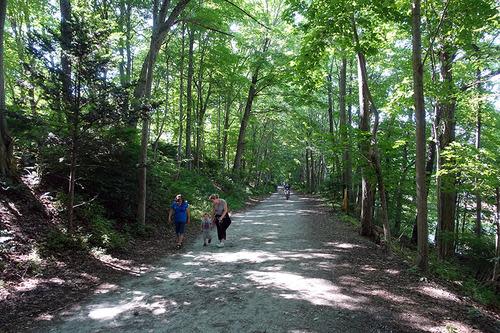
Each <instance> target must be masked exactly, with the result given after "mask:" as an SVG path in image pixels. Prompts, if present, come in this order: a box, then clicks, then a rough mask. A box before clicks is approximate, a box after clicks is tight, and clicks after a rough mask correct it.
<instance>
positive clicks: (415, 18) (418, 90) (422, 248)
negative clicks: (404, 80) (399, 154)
mask: <svg viewBox="0 0 500 333" xmlns="http://www.w3.org/2000/svg"><path fill="white" fill-rule="evenodd" d="M420 20H421V17H420V0H413V8H412V44H413V105H414V108H415V119H416V126H415V128H416V158H415V166H416V181H417V230H418V231H417V232H418V240H417V244H418V245H417V266H418V267H419V268H420V269H421V270H422V271H427V268H428V256H429V250H428V240H427V239H428V226H427V190H426V175H425V104H424V71H423V64H422V41H421V33H420Z"/></svg>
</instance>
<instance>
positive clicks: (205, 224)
mask: <svg viewBox="0 0 500 333" xmlns="http://www.w3.org/2000/svg"><path fill="white" fill-rule="evenodd" d="M213 227H214V223H213V222H212V220H211V219H210V215H209V214H208V213H205V214H203V218H202V220H201V230H202V231H203V246H207V245H208V244H210V242H211V241H212V229H213Z"/></svg>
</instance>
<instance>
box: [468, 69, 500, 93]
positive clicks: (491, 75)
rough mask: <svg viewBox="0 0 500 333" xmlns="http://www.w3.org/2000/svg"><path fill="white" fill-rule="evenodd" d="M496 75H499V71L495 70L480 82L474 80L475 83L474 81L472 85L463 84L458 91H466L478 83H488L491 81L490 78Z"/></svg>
mask: <svg viewBox="0 0 500 333" xmlns="http://www.w3.org/2000/svg"><path fill="white" fill-rule="evenodd" d="M498 74H500V69H497V70H496V71H492V72H491V73H489V74H488V75H485V76H482V77H481V79H480V80H475V81H474V82H472V83H469V84H465V85H463V86H461V87H460V90H461V91H466V90H467V89H469V88H472V87H474V86H475V85H477V84H478V83H482V82H486V81H488V80H489V79H491V78H492V77H494V76H497V75H498Z"/></svg>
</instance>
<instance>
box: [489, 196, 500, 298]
mask: <svg viewBox="0 0 500 333" xmlns="http://www.w3.org/2000/svg"><path fill="white" fill-rule="evenodd" d="M496 201H497V202H496V206H497V211H496V214H495V227H496V237H495V240H496V241H495V261H494V265H493V276H492V278H491V280H492V281H494V282H495V283H497V290H498V278H499V277H500V187H497V189H496Z"/></svg>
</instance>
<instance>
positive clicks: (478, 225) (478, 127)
mask: <svg viewBox="0 0 500 333" xmlns="http://www.w3.org/2000/svg"><path fill="white" fill-rule="evenodd" d="M476 78H477V82H478V83H477V90H478V94H481V84H480V82H481V71H480V70H477V72H476ZM481 127H482V120H481V102H478V105H477V118H476V150H477V154H478V160H481V153H480V151H479V150H480V149H481ZM481 206H482V202H481V191H480V189H479V180H478V179H477V178H476V226H475V228H474V231H475V233H476V235H477V236H478V237H480V236H481V231H482V222H481Z"/></svg>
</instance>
